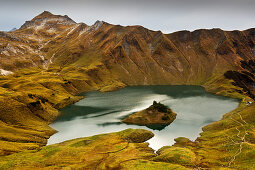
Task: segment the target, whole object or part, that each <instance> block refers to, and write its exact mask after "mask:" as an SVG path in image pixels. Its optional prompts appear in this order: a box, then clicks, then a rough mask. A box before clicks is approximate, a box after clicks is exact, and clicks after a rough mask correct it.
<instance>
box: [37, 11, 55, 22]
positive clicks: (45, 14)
mask: <svg viewBox="0 0 255 170" xmlns="http://www.w3.org/2000/svg"><path fill="white" fill-rule="evenodd" d="M53 16H55V15H54V14H52V13H51V12H49V11H43V12H42V13H41V14H39V15H37V16H36V17H34V18H33V19H32V21H33V20H36V19H40V18H49V17H53Z"/></svg>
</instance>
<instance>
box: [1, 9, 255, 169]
mask: <svg viewBox="0 0 255 170" xmlns="http://www.w3.org/2000/svg"><path fill="white" fill-rule="evenodd" d="M0 56H1V57H0V74H1V75H2V76H0V155H9V154H13V153H16V152H20V151H24V150H33V151H34V150H36V149H40V148H41V147H42V146H44V145H46V143H47V139H48V138H49V137H50V136H51V135H52V134H54V133H55V130H54V129H52V128H50V127H49V126H48V125H49V124H50V123H51V122H52V121H54V120H55V118H56V117H57V116H58V115H59V111H58V109H60V108H63V107H64V106H67V105H69V104H71V103H74V102H76V101H78V100H80V99H81V98H82V97H81V96H76V95H77V94H79V93H81V92H86V91H90V90H100V91H111V90H115V89H118V88H123V87H125V86H131V85H177V84H189V85H201V86H203V87H205V88H206V90H208V91H210V92H213V93H216V94H220V95H225V96H230V97H235V98H239V99H241V100H242V103H241V105H240V107H239V108H237V109H236V110H235V111H233V112H231V113H228V114H226V115H225V116H224V117H223V119H222V120H221V121H219V122H215V123H212V124H210V125H208V126H206V127H204V129H203V130H204V132H203V133H202V134H201V135H202V136H201V138H199V139H198V140H197V143H195V144H192V147H191V148H190V149H191V150H192V152H194V153H196V154H197V157H198V161H197V163H196V166H199V167H213V166H224V167H234V168H236V167H239V166H242V165H243V166H247V167H248V165H249V166H254V163H253V162H252V161H250V160H252V159H253V158H255V156H254V155H255V153H254V151H253V150H254V143H255V137H254V136H255V129H254V121H255V119H254V116H253V114H254V107H255V105H254V104H251V105H249V106H246V105H245V102H246V101H252V100H253V99H254V96H255V90H254V81H255V75H254V73H255V67H254V63H255V59H254V58H255V29H249V30H245V31H223V30H221V29H211V30H205V29H201V30H196V31H193V32H190V31H180V32H175V33H171V34H163V33H162V32H160V31H151V30H148V29H146V28H144V27H142V26H127V27H123V26H120V25H112V24H109V23H106V22H103V21H97V22H96V23H95V24H93V25H92V26H88V25H86V24H84V23H76V22H75V21H73V20H72V19H70V18H69V17H68V16H60V15H54V14H51V13H50V12H47V11H45V12H43V13H42V14H40V15H38V16H36V17H35V18H33V19H32V20H31V21H27V22H26V23H25V24H23V25H22V26H21V27H20V28H19V29H17V30H15V31H11V32H0ZM239 115H240V116H239ZM239 131H240V132H239ZM216 132H217V133H216ZM242 133H244V134H242ZM240 134H242V135H243V136H242V137H240ZM229 136H230V138H229ZM217 141H221V142H218V143H217ZM222 141H224V142H222ZM226 141H227V143H226V146H221V145H222V143H225V142H226ZM177 144H178V142H177ZM181 147H187V146H186V143H185V146H184V145H183V144H182V145H181ZM251 148H252V149H253V150H250V149H251ZM229 150H230V151H229ZM239 150H240V153H239V152H238V151H239ZM232 152H233V153H232ZM215 153H219V154H215ZM220 153H224V154H220ZM242 154H244V155H242ZM244 157H245V158H247V157H249V159H244ZM247 161H250V162H247ZM0 162H1V160H0ZM235 162H236V163H235ZM0 167H1V165H0Z"/></svg>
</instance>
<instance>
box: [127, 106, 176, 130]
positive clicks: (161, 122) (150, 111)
mask: <svg viewBox="0 0 255 170" xmlns="http://www.w3.org/2000/svg"><path fill="white" fill-rule="evenodd" d="M176 115H177V114H176V113H175V112H173V111H172V110H171V109H170V108H169V107H167V106H165V105H163V104H161V103H160V102H156V101H154V102H153V105H151V106H150V107H149V108H147V109H144V110H142V111H139V112H136V113H134V114H132V115H130V116H128V117H127V118H125V119H123V120H122V122H123V123H127V124H136V125H143V126H147V127H149V128H151V129H158V130H161V129H163V128H164V127H165V126H167V125H169V124H171V123H172V122H173V121H174V120H175V119H176Z"/></svg>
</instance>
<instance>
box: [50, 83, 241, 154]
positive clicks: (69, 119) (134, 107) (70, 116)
mask: <svg viewBox="0 0 255 170" xmlns="http://www.w3.org/2000/svg"><path fill="white" fill-rule="evenodd" d="M82 95H85V96H86V98H85V99H83V100H81V101H79V102H77V103H75V104H73V105H70V106H67V107H66V108H64V109H62V110H61V112H62V115H61V116H60V117H59V118H58V119H57V120H56V121H55V122H54V123H53V124H51V127H52V128H54V129H56V130H58V131H59V132H58V133H56V134H55V135H53V136H51V137H50V139H49V140H48V144H54V143H59V142H62V141H65V140H69V139H74V138H78V137H86V136H92V135H96V134H102V133H108V132H116V131H120V130H124V129H127V128H142V129H147V130H150V131H152V132H153V133H154V134H155V136H154V137H153V138H152V139H150V140H149V141H148V142H149V143H150V147H152V148H153V149H155V150H157V149H159V148H161V147H162V146H165V145H172V144H174V138H177V137H187V138H189V139H191V140H195V139H196V138H197V137H198V136H199V133H200V132H202V130H201V127H203V126H204V125H207V124H209V123H211V122H214V121H217V120H220V119H221V117H222V115H223V114H224V113H227V112H229V111H231V110H233V109H235V108H236V107H237V106H238V104H239V101H238V100H235V99H231V98H227V97H222V96H216V95H213V94H210V93H207V92H206V91H205V90H204V88H202V87H200V86H134V87H127V88H124V89H121V90H118V91H114V92H107V93H100V92H98V91H93V92H88V93H84V94H82ZM154 100H155V101H157V102H161V103H163V104H165V105H167V106H169V107H170V108H171V109H172V110H173V111H174V112H176V113H177V118H176V120H175V121H174V122H173V123H172V124H170V125H169V126H167V127H165V128H164V129H162V130H152V129H149V128H147V127H145V126H137V125H127V124H124V123H121V119H123V118H124V117H126V116H128V115H130V114H132V113H134V112H137V111H140V110H143V109H145V108H147V107H149V106H150V105H152V103H153V101H154Z"/></svg>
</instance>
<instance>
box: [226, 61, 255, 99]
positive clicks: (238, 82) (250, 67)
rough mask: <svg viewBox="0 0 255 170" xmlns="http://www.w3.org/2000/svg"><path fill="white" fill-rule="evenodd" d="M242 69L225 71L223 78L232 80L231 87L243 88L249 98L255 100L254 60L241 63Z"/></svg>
mask: <svg viewBox="0 0 255 170" xmlns="http://www.w3.org/2000/svg"><path fill="white" fill-rule="evenodd" d="M241 66H242V69H240V70H238V71H227V72H226V73H225V74H224V76H225V77H226V78H228V79H232V80H234V83H233V85H235V86H239V87H241V88H243V92H244V93H247V94H248V95H249V96H250V97H251V98H253V99H255V60H248V61H242V62H241Z"/></svg>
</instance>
